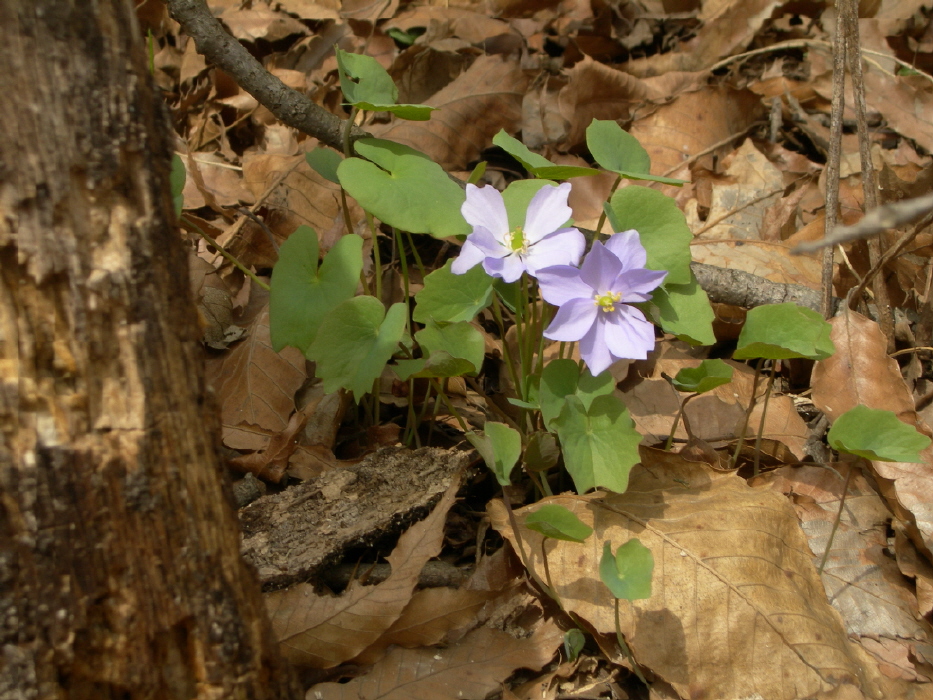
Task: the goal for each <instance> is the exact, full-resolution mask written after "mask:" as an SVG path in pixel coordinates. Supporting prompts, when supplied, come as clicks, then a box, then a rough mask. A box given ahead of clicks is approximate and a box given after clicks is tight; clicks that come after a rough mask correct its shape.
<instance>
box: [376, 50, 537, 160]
mask: <svg viewBox="0 0 933 700" xmlns="http://www.w3.org/2000/svg"><path fill="white" fill-rule="evenodd" d="M527 82H528V81H527V78H526V77H525V75H524V73H522V71H521V67H520V66H519V64H518V63H517V62H516V61H514V60H510V59H507V58H502V57H500V56H480V57H479V58H477V59H476V61H474V62H473V65H471V66H470V67H469V68H468V69H467V70H466V71H464V72H463V73H461V74H460V76H459V77H457V78H456V80H454V81H453V82H452V83H450V84H449V85H448V86H447V87H445V88H444V89H443V90H441V91H440V92H438V93H437V94H436V95H434V96H433V97H431V99H429V100H427V101H426V102H425V104H427V105H430V106H432V107H438V108H439V110H438V111H436V112H434V113H432V115H431V119H430V120H429V121H426V122H412V121H402V120H399V121H395V122H393V123H391V124H389V126H388V127H386V128H381V129H379V128H373V129H372V132H373V134H374V135H376V136H379V137H380V138H384V139H391V140H392V141H398V142H400V143H404V144H406V145H408V146H411V147H412V148H417V149H418V150H419V151H422V152H423V153H425V154H427V155H428V156H429V157H430V158H431V159H432V160H433V161H435V162H436V163H440V165H441V166H442V167H443V168H444V169H446V170H463V169H465V168H467V167H468V165H469V163H470V161H471V160H475V159H476V158H477V157H478V156H479V154H480V152H482V150H483V149H484V148H486V147H487V146H489V145H490V143H491V141H492V137H493V136H494V135H495V134H497V133H498V132H499V130H500V129H505V130H506V131H508V132H514V131H515V130H516V129H517V128H518V125H519V124H520V123H521V116H522V114H521V108H522V96H523V94H524V92H525V85H526V84H527Z"/></svg>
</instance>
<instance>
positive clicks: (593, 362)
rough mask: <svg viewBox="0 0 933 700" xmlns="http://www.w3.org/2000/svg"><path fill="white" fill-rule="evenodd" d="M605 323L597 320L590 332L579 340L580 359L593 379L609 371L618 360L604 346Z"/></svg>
mask: <svg viewBox="0 0 933 700" xmlns="http://www.w3.org/2000/svg"><path fill="white" fill-rule="evenodd" d="M605 333H606V322H605V321H603V320H597V321H596V323H594V324H593V328H592V330H590V332H589V333H587V334H586V335H585V336H583V338H581V339H580V357H582V358H583V361H584V362H585V363H586V366H587V367H588V368H589V370H590V374H592V375H593V376H594V377H595V376H597V375H599V374H601V373H602V372H605V371H606V370H607V369H609V367H610V365H612V363H613V362H615V361H616V360H618V359H619V358H618V357H615V356H614V355H613V354H612V353H611V352H610V351H609V348H608V346H607V345H606V340H605Z"/></svg>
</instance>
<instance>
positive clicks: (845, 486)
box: [817, 464, 855, 576]
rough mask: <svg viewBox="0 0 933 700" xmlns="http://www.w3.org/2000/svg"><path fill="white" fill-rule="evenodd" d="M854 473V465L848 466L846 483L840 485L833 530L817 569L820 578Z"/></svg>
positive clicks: (840, 519)
mask: <svg viewBox="0 0 933 700" xmlns="http://www.w3.org/2000/svg"><path fill="white" fill-rule="evenodd" d="M854 471H855V465H854V464H850V465H849V473H848V474H846V481H845V483H844V484H843V485H842V497H841V498H840V499H839V510H838V511H836V519H835V520H834V521H833V529H832V530H830V531H829V539H827V540H826V549H824V550H823V558H822V559H821V560H820V565H819V567H817V573H818V574H819V575H820V576H822V575H823V568H824V567H825V566H826V560H827V559H829V548H830V547H832V546H833V538H834V537H835V536H836V530H838V529H839V523H840V522H842V509H843V508H844V507H845V504H846V494H847V493H849V482H850V481H851V480H852V472H854Z"/></svg>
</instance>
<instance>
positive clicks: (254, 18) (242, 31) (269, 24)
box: [220, 8, 308, 41]
mask: <svg viewBox="0 0 933 700" xmlns="http://www.w3.org/2000/svg"><path fill="white" fill-rule="evenodd" d="M220 19H221V20H222V21H223V23H224V24H226V25H227V27H228V28H229V29H230V33H231V34H233V36H235V37H236V38H237V39H240V40H241V41H256V39H265V40H266V41H278V40H279V39H284V38H285V37H288V36H291V35H292V34H307V33H308V28H307V27H306V26H305V25H303V24H302V23H301V22H299V21H298V20H297V19H295V18H294V17H289V16H288V15H284V14H282V13H281V12H273V11H272V10H269V9H260V8H257V9H254V10H230V9H228V10H225V11H224V12H223V14H222V15H221V16H220Z"/></svg>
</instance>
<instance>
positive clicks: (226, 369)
mask: <svg viewBox="0 0 933 700" xmlns="http://www.w3.org/2000/svg"><path fill="white" fill-rule="evenodd" d="M207 367H208V376H209V378H210V380H211V382H212V383H213V385H214V390H215V392H216V393H217V397H218V398H219V400H220V402H221V418H222V420H223V423H224V425H227V426H237V425H240V424H241V423H250V424H252V425H255V426H259V427H260V428H262V429H265V430H271V431H276V432H278V431H282V430H284V429H285V427H286V426H287V425H288V418H289V416H290V415H291V414H292V412H293V411H294V410H295V392H296V391H298V388H299V387H300V386H301V385H302V383H303V382H304V380H305V377H306V376H307V375H306V372H305V359H304V356H303V355H302V354H301V352H300V351H298V350H295V349H294V348H284V349H283V350H282V352H280V353H276V352H274V351H273V350H272V342H271V341H270V340H269V307H268V305H266V307H265V309H263V311H262V312H261V313H260V314H259V315H258V316H257V317H256V320H255V321H253V324H252V326H251V328H250V333H249V336H248V337H247V338H246V340H244V341H243V342H242V343H240V344H239V345H237V346H235V347H234V348H232V349H231V350H230V351H229V352H227V353H226V354H224V355H223V357H221V358H218V359H211V360H208V362H207Z"/></svg>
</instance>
